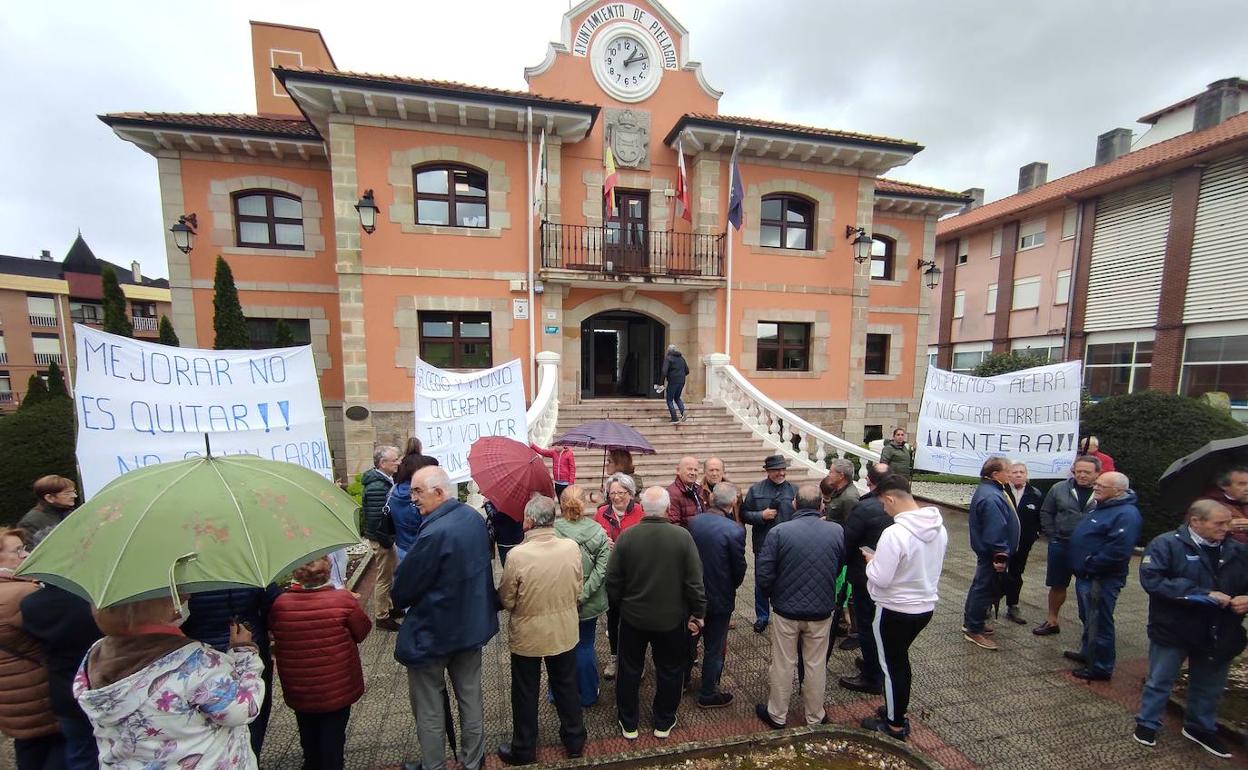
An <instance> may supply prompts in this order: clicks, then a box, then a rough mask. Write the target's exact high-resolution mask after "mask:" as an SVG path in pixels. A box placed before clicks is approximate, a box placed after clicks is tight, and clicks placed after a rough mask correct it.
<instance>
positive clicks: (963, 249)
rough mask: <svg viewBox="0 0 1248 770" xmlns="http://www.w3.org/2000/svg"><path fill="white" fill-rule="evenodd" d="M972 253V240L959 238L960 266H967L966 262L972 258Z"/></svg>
mask: <svg viewBox="0 0 1248 770" xmlns="http://www.w3.org/2000/svg"><path fill="white" fill-rule="evenodd" d="M970 253H971V239H970V238H959V239H958V264H959V265H965V264H966V260H967V259H969V258H970Z"/></svg>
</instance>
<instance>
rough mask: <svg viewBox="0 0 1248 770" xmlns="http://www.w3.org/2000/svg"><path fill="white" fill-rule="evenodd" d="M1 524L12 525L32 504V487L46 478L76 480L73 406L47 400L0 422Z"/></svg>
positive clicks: (26, 406)
mask: <svg viewBox="0 0 1248 770" xmlns="http://www.w3.org/2000/svg"><path fill="white" fill-rule="evenodd" d="M0 446H2V447H4V462H2V463H0V523H3V524H14V523H16V522H17V520H18V519H20V518H21V517H22V514H24V513H26V511H28V510H30V509H31V508H32V507H33V506H34V504H35V493H34V492H33V491H32V489H31V485H33V484H34V483H35V479H37V478H39V477H40V476H47V475H48V474H56V475H58V476H65V477H66V478H71V479H74V480H75V482H76V481H77V479H78V470H77V467H76V466H75V463H74V402H73V401H71V400H70V399H68V398H50V399H49V400H47V401H43V402H41V403H35V404H23V405H22V408H21V409H19V410H17V411H16V412H14V413H13V414H11V415H9V416H8V417H5V418H4V419H3V420H0Z"/></svg>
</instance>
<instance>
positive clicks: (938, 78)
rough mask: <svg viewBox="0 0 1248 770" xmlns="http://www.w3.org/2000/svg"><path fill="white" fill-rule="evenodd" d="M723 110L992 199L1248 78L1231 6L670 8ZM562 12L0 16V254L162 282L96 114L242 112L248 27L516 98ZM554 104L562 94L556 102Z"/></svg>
mask: <svg viewBox="0 0 1248 770" xmlns="http://www.w3.org/2000/svg"><path fill="white" fill-rule="evenodd" d="M666 7H667V8H668V10H669V11H670V12H671V13H672V14H673V15H674V16H675V17H676V18H677V19H679V20H680V21H681V23H683V24H684V25H685V27H686V28H688V30H689V32H690V38H691V52H690V53H691V58H693V59H696V60H699V61H701V62H702V63H703V67H704V72H705V74H706V77H707V79H708V80H709V82H710V83H711V85H713V86H714V87H716V88H719V89H721V90H722V91H724V96H723V98H722V99H721V100H720V112H722V113H724V114H733V115H747V116H752V117H759V118H767V119H772V120H780V121H789V122H796V123H806V124H810V125H816V126H824V127H830V128H838V129H846V130H853V131H864V132H868V133H876V134H883V135H887V136H894V137H900V138H906V139H913V140H915V141H918V142H920V143H921V144H923V145H924V146H926V148H927V149H926V150H924V151H923V152H922V153H921V154H920V155H919V156H918V157H917V158H915V160H913V161H912V162H911V163H910V164H909V165H908V166H905V167H902V168H900V169H897V170H896V171H894V172H893V173H891V174H890V175H889V176H890V177H893V178H897V179H903V180H907V181H913V182H918V183H922V184H929V185H935V186H938V187H944V188H948V189H952V190H962V189H965V188H968V187H983V188H986V190H987V197H988V199H989V200H994V199H996V198H1001V197H1005V196H1007V195H1009V194H1011V193H1013V192H1014V191H1015V189H1016V187H1017V181H1018V167H1019V166H1021V165H1024V164H1026V163H1029V162H1031V161H1037V160H1038V161H1046V162H1048V164H1049V179H1056V178H1057V177H1059V176H1063V175H1065V174H1068V173H1071V172H1072V171H1076V170H1078V169H1080V168H1083V167H1085V166H1087V165H1090V164H1091V162H1092V160H1093V155H1094V150H1095V140H1096V136H1097V134H1100V133H1102V132H1104V131H1107V130H1109V129H1111V128H1116V127H1119V126H1126V127H1131V128H1134V129H1135V130H1136V131H1137V132H1138V131H1140V130H1141V127H1140V126H1139V125H1137V124H1136V123H1135V119H1136V118H1137V117H1139V116H1141V115H1144V114H1147V113H1149V112H1151V111H1153V110H1155V109H1158V108H1160V107H1163V106H1165V105H1167V104H1170V103H1172V102H1175V101H1178V100H1179V99H1182V98H1184V97H1187V96H1190V95H1192V94H1195V93H1197V92H1198V91H1200V90H1201V89H1203V88H1204V86H1205V85H1206V84H1207V83H1209V82H1210V81H1213V80H1217V79H1219V78H1223V77H1231V76H1248V35H1245V34H1244V25H1243V15H1242V12H1243V9H1244V4H1243V1H1242V0H1188V1H1187V2H1184V3H1174V2H1169V1H1168V0H1095V2H1090V1H1089V0H1043V1H1042V2H1021V1H1019V2H1015V1H1012V0H973V1H972V0H966V1H962V0H958V1H956V2H955V1H954V0H939V1H937V0H872V1H871V2H861V1H859V2H844V1H842V0H837V1H836V2H832V1H831V0H753V1H751V0H714V1H713V2H712V1H710V0H670V2H668V3H667V4H666ZM567 8H568V2H567V0H523V2H513V1H506V2H504V1H503V0H496V1H495V2H486V1H484V0H456V2H430V1H429V0H415V1H414V2H404V3H402V4H399V3H390V2H376V1H375V0H374V2H354V3H343V2H322V1H320V0H299V1H298V2H293V1H292V2H261V1H258V0H252V1H251V2H246V3H243V2H221V1H218V2H211V3H198V4H189V3H169V2H160V3H154V2H153V3H137V2H108V3H101V2H96V1H94V0H92V1H91V2H74V3H67V2H56V0H49V2H45V3H20V4H19V3H9V4H7V5H6V7H5V11H4V13H3V15H2V16H0V73H4V89H3V90H4V96H5V106H6V109H5V117H4V119H3V120H0V254H12V255H20V256H35V255H37V254H38V253H39V250H40V249H48V250H50V251H51V252H52V253H53V255H55V256H56V257H57V258H58V259H59V258H62V257H64V255H65V252H66V251H67V250H68V248H69V246H70V244H71V243H72V241H73V238H74V235H75V233H76V232H77V230H79V229H81V230H82V233H83V236H84V237H85V238H86V239H87V242H88V243H89V244H90V245H91V246H92V248H93V249H94V250H95V253H96V255H97V256H99V257H101V258H104V259H108V260H111V261H113V262H116V263H119V264H122V265H129V263H130V261H131V260H132V259H137V260H139V261H140V262H141V263H142V264H143V268H144V272H145V273H146V274H148V275H152V276H165V275H167V274H168V273H167V269H166V266H165V260H164V244H163V231H164V230H165V229H166V228H168V227H169V225H170V224H171V223H169V222H162V221H161V216H160V201H159V194H158V191H157V186H156V171H155V160H154V159H152V158H151V157H150V156H148V155H146V154H145V153H143V152H142V151H140V150H139V149H137V148H136V147H134V146H133V145H130V144H128V143H126V142H123V141H121V140H120V139H118V138H117V137H116V136H114V135H113V133H112V132H111V131H110V130H109V129H108V128H107V127H106V126H105V125H104V124H103V123H100V122H99V121H98V120H97V119H96V117H95V116H96V115H97V114H100V113H105V112H121V111H129V110H147V111H153V112H156V111H168V112H253V111H254V110H255V103H254V91H253V88H252V72H251V58H250V45H251V43H250V31H249V28H248V25H247V21H248V19H252V18H254V19H259V20H264V21H276V22H283V23H288V24H296V25H301V26H309V27H316V28H319V29H320V30H321V31H322V34H323V35H324V37H325V40H326V42H327V43H328V45H329V48H330V50H331V52H332V53H333V55H334V58H335V60H336V61H337V63H338V66H339V67H340V68H342V69H345V70H356V71H364V72H381V73H390V74H401V75H408V76H413V77H425V78H440V79H451V80H460V81H464V82H468V83H475V84H479V85H489V86H497V87H503V88H515V89H524V88H525V87H526V86H525V82H524V67H526V66H531V65H534V64H537V63H539V62H541V61H542V59H543V57H544V55H545V52H546V43H547V41H551V40H557V39H558V37H559V30H560V19H561V17H562V14H563V12H564V11H565V10H567ZM553 95H555V96H557V95H558V94H553Z"/></svg>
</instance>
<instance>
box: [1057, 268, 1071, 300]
mask: <svg viewBox="0 0 1248 770" xmlns="http://www.w3.org/2000/svg"><path fill="white" fill-rule="evenodd" d="M1069 301H1070V271H1069V270H1058V271H1057V281H1056V282H1054V284H1053V304H1054V305H1065V304H1066V303H1067V302H1069Z"/></svg>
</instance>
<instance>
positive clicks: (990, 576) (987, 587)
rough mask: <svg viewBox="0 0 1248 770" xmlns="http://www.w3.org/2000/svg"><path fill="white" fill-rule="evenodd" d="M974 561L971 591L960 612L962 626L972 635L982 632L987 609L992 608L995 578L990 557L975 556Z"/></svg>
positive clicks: (995, 574)
mask: <svg viewBox="0 0 1248 770" xmlns="http://www.w3.org/2000/svg"><path fill="white" fill-rule="evenodd" d="M976 559H977V560H976V562H975V577H973V578H971V590H969V591H967V593H966V605H965V606H964V607H963V610H962V625H963V626H965V627H966V630H967V632H968V633H972V634H978V633H982V632H983V630H984V621H986V620H987V619H988V609H989V608H990V607H991V606H992V599H993V592H994V588H993V581H994V580H996V577H997V571H996V570H995V569H993V568H992V557H991V556H976Z"/></svg>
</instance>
